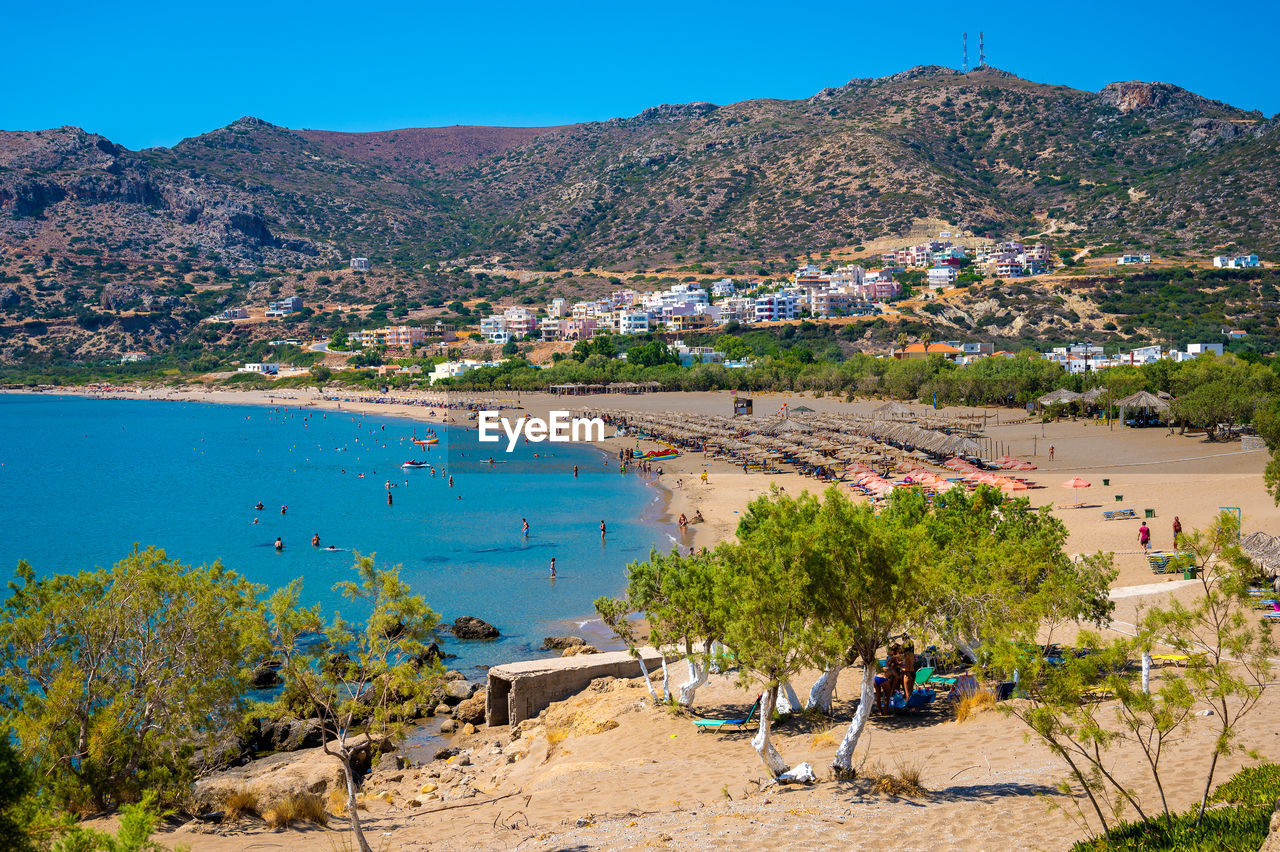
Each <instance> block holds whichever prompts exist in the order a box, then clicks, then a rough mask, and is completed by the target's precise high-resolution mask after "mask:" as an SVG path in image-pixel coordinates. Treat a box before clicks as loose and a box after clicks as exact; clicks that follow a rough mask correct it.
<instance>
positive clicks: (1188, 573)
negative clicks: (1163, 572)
mask: <svg viewBox="0 0 1280 852" xmlns="http://www.w3.org/2000/svg"><path fill="white" fill-rule="evenodd" d="M1195 578H1196V569H1195V568H1194V567H1192V568H1188V569H1187V570H1185V571H1183V572H1182V579H1184V580H1194V579H1195Z"/></svg>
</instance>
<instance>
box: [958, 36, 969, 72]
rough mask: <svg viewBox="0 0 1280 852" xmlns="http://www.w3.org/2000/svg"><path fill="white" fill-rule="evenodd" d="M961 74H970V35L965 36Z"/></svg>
mask: <svg viewBox="0 0 1280 852" xmlns="http://www.w3.org/2000/svg"><path fill="white" fill-rule="evenodd" d="M960 72H961V73H962V74H968V73H969V34H968V33H965V34H964V61H963V62H962V63H960Z"/></svg>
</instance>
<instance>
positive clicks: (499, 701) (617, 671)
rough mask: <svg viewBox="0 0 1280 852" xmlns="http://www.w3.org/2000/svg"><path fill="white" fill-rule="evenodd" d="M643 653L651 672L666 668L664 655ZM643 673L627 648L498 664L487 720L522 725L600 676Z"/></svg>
mask: <svg viewBox="0 0 1280 852" xmlns="http://www.w3.org/2000/svg"><path fill="white" fill-rule="evenodd" d="M640 654H641V656H642V657H643V658H644V664H645V666H646V667H647V668H648V670H649V671H650V672H652V671H654V670H655V669H658V668H661V667H662V657H661V655H659V653H658V652H657V651H656V650H654V649H653V648H642V649H641V650H640ZM676 659H679V656H678V655H676V654H671V655H669V656H668V657H667V661H668V662H671V661H673V660H676ZM639 676H640V663H639V662H638V661H637V660H636V658H635V657H633V656H631V654H630V653H628V652H627V651H609V652H607V653H604V654H589V655H586V656H575V657H553V658H552V659H549V660H524V661H522V662H518V663H507V664H506V665H502V666H494V667H493V668H491V669H489V688H488V691H487V694H486V698H485V714H484V715H485V723H486V724H488V725H518V724H520V723H521V722H523V721H524V720H525V719H531V718H533V717H534V716H537V715H538V714H539V713H541V712H542V711H543V710H544V709H546V707H547V706H548V705H549V704H551V703H552V702H554V701H563V700H564V699H566V698H568V697H569V696H571V695H573V694H575V693H578V692H581V691H582V690H584V689H586V688H587V685H588V684H590V683H591V681H593V680H595V679H596V678H602V677H627V678H629V677H639Z"/></svg>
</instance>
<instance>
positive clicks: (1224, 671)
mask: <svg viewBox="0 0 1280 852" xmlns="http://www.w3.org/2000/svg"><path fill="white" fill-rule="evenodd" d="M1237 529H1238V528H1237V526H1236V520H1235V518H1234V517H1233V516H1231V515H1230V514H1227V513H1223V514H1222V515H1220V516H1219V517H1218V518H1217V519H1216V520H1215V522H1214V524H1213V525H1212V526H1211V527H1210V528H1209V529H1208V530H1205V531H1203V532H1193V533H1190V534H1187V535H1184V536H1183V537H1182V538H1181V539H1180V542H1179V551H1180V553H1181V554H1183V555H1181V556H1180V557H1179V559H1178V563H1179V564H1180V565H1181V566H1183V567H1189V568H1194V569H1195V570H1196V571H1197V573H1198V575H1199V577H1200V582H1201V587H1200V590H1199V591H1200V596H1199V597H1198V598H1197V599H1196V600H1195V601H1193V602H1192V603H1190V604H1187V603H1183V602H1181V601H1177V600H1173V601H1171V603H1170V604H1169V605H1167V606H1160V607H1154V608H1152V609H1150V610H1148V611H1146V612H1145V613H1142V614H1140V617H1139V619H1138V633H1137V635H1136V636H1135V637H1133V638H1129V637H1123V638H1119V639H1114V640H1112V641H1110V642H1106V643H1104V642H1102V641H1101V640H1100V638H1099V637H1098V636H1097V635H1095V634H1093V633H1090V632H1088V631H1085V632H1082V633H1081V634H1080V636H1079V638H1078V639H1077V640H1076V643H1075V646H1076V647H1075V653H1073V654H1062V655H1061V656H1060V657H1055V658H1050V657H1049V656H1048V655H1047V654H1046V653H1045V652H1044V650H1043V649H1041V648H1039V647H1038V646H1036V645H1035V644H1033V643H1030V642H1028V641H1027V639H1028V638H1030V637H1033V636H1034V633H1029V634H1024V635H1022V636H1021V637H1018V636H1009V637H1007V638H1006V639H1005V641H1004V642H1002V643H1001V645H1000V647H999V648H997V649H995V652H994V654H993V657H994V664H995V668H996V669H997V670H999V671H1003V672H1004V673H1006V675H1007V674H1009V673H1012V672H1014V671H1018V672H1019V673H1020V675H1021V679H1020V680H1019V691H1020V694H1021V696H1022V697H1023V698H1025V699H1027V700H1026V701H1024V702H1010V703H1008V704H1006V705H1003V708H1004V709H1005V712H1008V713H1010V714H1011V715H1013V716H1015V717H1017V718H1019V719H1021V720H1022V721H1023V722H1024V723H1026V724H1027V726H1028V727H1029V728H1030V729H1031V730H1032V732H1033V733H1034V734H1035V735H1036V736H1038V737H1039V738H1040V739H1041V741H1042V742H1044V743H1045V744H1046V745H1047V746H1048V747H1049V749H1050V751H1052V752H1053V753H1054V754H1055V755H1057V756H1058V757H1060V758H1061V759H1062V760H1063V761H1064V762H1065V763H1066V764H1067V765H1068V768H1069V770H1070V773H1071V779H1072V781H1074V782H1075V784H1076V785H1077V786H1078V787H1079V789H1080V790H1081V792H1082V793H1083V795H1084V796H1085V798H1086V799H1087V800H1088V801H1089V804H1090V807H1091V808H1092V810H1093V813H1094V816H1095V817H1096V819H1097V820H1098V823H1099V824H1100V825H1101V828H1102V831H1103V832H1104V833H1107V832H1108V831H1109V829H1110V825H1111V823H1110V822H1109V820H1115V819H1118V818H1119V817H1120V816H1121V814H1122V813H1123V809H1124V807H1125V806H1126V805H1128V806H1129V807H1132V808H1133V810H1134V811H1135V812H1136V813H1137V815H1138V817H1139V818H1140V819H1144V820H1145V819H1147V818H1148V814H1147V813H1146V811H1145V810H1144V808H1143V805H1142V802H1141V800H1140V799H1139V797H1138V796H1137V795H1136V794H1135V793H1134V792H1133V790H1134V788H1133V783H1132V781H1131V780H1130V779H1128V778H1126V777H1123V776H1122V775H1120V774H1118V767H1117V766H1116V765H1115V764H1114V761H1111V760H1110V759H1109V758H1108V751H1109V750H1110V749H1111V747H1112V746H1113V745H1115V744H1117V743H1120V742H1130V743H1133V744H1135V745H1136V746H1137V747H1138V748H1139V749H1140V750H1141V752H1142V754H1143V757H1144V759H1145V763H1146V771H1147V772H1148V773H1149V774H1150V775H1151V778H1152V780H1153V781H1154V782H1155V785H1156V789H1157V791H1158V792H1159V795H1160V805H1161V808H1162V810H1163V811H1164V813H1165V814H1166V815H1168V814H1169V806H1168V802H1167V799H1166V796H1165V784H1164V780H1163V775H1162V767H1161V758H1162V756H1163V754H1164V753H1165V750H1166V748H1167V746H1168V745H1169V744H1170V743H1172V742H1174V741H1176V740H1177V739H1178V737H1179V735H1180V733H1181V731H1182V730H1183V729H1184V728H1185V727H1186V725H1187V724H1188V722H1189V721H1190V719H1191V718H1192V713H1193V711H1194V709H1195V707H1196V706H1202V705H1206V704H1207V705H1209V707H1210V708H1212V710H1213V713H1212V715H1210V716H1209V717H1208V718H1209V719H1210V720H1211V723H1212V724H1213V726H1214V727H1215V728H1216V729H1217V736H1216V737H1215V738H1214V739H1213V741H1212V744H1211V746H1210V748H1209V756H1208V757H1209V764H1208V769H1207V773H1206V778H1205V784H1204V789H1203V792H1202V795H1201V801H1200V809H1199V815H1198V817H1197V819H1199V818H1200V817H1202V816H1203V814H1204V808H1205V806H1206V803H1207V801H1208V794H1209V790H1210V789H1211V788H1212V784H1213V778H1214V774H1215V770H1216V768H1217V763H1218V760H1219V758H1221V757H1225V756H1227V755H1230V754H1232V753H1233V752H1236V751H1239V750H1240V746H1239V744H1238V742H1237V732H1238V726H1239V722H1240V719H1241V718H1243V717H1244V716H1246V715H1248V714H1249V713H1250V712H1252V711H1253V710H1254V709H1255V708H1256V707H1257V706H1258V703H1259V702H1260V701H1261V699H1262V696H1263V693H1264V691H1265V689H1266V686H1267V684H1268V683H1269V681H1270V677H1271V659H1272V657H1273V655H1274V654H1275V651H1276V647H1275V643H1274V641H1273V640H1272V637H1271V634H1270V625H1268V624H1265V623H1259V621H1260V619H1258V618H1257V616H1256V614H1255V613H1254V611H1253V609H1252V606H1251V600H1250V597H1249V594H1248V587H1249V580H1250V578H1251V576H1252V574H1253V569H1252V565H1251V564H1250V563H1249V560H1248V559H1247V557H1245V556H1244V554H1243V553H1242V552H1241V551H1240V550H1239V548H1238V546H1237V544H1236V533H1237ZM1024 627H1025V626H1024ZM1155 646H1163V647H1166V648H1170V649H1172V650H1174V651H1175V652H1177V653H1179V654H1182V655H1185V656H1186V658H1187V659H1186V663H1185V665H1184V666H1183V667H1181V668H1180V669H1177V670H1166V672H1165V673H1164V674H1163V676H1162V677H1161V680H1160V684H1159V686H1158V688H1157V689H1155V690H1154V691H1153V690H1151V689H1150V686H1149V682H1148V675H1147V670H1146V666H1145V665H1144V666H1143V668H1142V673H1141V675H1137V674H1135V673H1134V672H1133V667H1132V666H1131V665H1130V662H1131V661H1132V660H1133V658H1134V657H1135V656H1137V655H1139V654H1141V655H1142V656H1143V657H1144V658H1145V657H1146V655H1147V654H1149V653H1150V651H1151V650H1152V649H1153V648H1154V647H1155ZM1098 689H1106V690H1109V691H1110V692H1112V693H1113V694H1114V696H1115V699H1116V700H1115V702H1113V703H1111V704H1109V705H1108V704H1103V703H1101V702H1098V701H1096V700H1094V695H1095V694H1096V690H1098ZM1107 706H1112V707H1114V719H1115V722H1117V723H1118V725H1117V724H1108V723H1107V720H1106V718H1105V716H1106V715H1108V714H1106V713H1104V709H1103V708H1104V707H1107ZM1063 792H1064V793H1069V792H1070V789H1069V787H1068V786H1066V785H1064V787H1063ZM1197 824H1198V823H1197Z"/></svg>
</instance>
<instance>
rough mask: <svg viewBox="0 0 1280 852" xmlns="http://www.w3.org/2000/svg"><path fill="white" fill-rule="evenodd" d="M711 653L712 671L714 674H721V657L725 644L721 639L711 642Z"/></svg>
mask: <svg viewBox="0 0 1280 852" xmlns="http://www.w3.org/2000/svg"><path fill="white" fill-rule="evenodd" d="M708 650H709V652H710V657H711V660H710V664H709V665H710V669H711V673H712V674H720V655H721V654H723V653H724V651H725V648H724V644H723V643H722V642H721V641H720V640H719V639H713V640H711V647H710V648H709V649H708Z"/></svg>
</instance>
